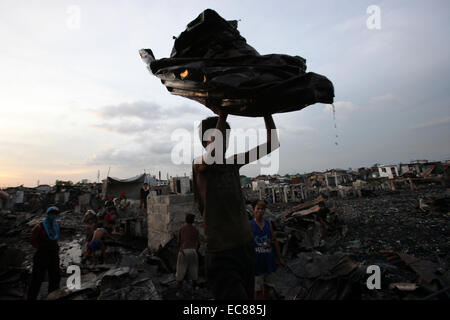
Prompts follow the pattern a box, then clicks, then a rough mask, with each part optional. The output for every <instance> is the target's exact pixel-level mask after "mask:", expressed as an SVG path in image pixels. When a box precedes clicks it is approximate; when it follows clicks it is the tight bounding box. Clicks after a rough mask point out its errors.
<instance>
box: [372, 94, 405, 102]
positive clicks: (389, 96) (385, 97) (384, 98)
mask: <svg viewBox="0 0 450 320" xmlns="http://www.w3.org/2000/svg"><path fill="white" fill-rule="evenodd" d="M370 102H371V103H376V104H378V103H398V102H400V100H399V99H398V98H397V97H396V96H394V95H393V94H392V93H386V94H384V95H381V96H377V97H372V98H370Z"/></svg>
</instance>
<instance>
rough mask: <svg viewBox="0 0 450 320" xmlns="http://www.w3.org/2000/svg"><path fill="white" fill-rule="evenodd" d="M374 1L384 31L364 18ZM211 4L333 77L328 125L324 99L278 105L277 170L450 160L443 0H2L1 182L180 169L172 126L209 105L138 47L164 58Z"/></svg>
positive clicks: (274, 48)
mask: <svg viewBox="0 0 450 320" xmlns="http://www.w3.org/2000/svg"><path fill="white" fill-rule="evenodd" d="M370 5H376V6H378V8H379V9H380V11H379V17H380V20H379V22H380V25H379V26H380V29H373V28H372V29H369V28H368V26H367V21H368V19H369V22H370V21H371V22H373V21H376V20H373V17H374V16H373V13H374V11H370V12H369V13H368V12H367V9H368V7H369V6H370ZM206 8H212V9H214V10H216V11H217V12H218V13H219V14H221V15H222V16H223V17H224V18H226V19H228V20H240V21H239V30H240V32H241V35H242V36H243V37H245V38H246V39H247V42H248V43H249V44H250V45H252V46H253V47H254V48H256V49H257V50H258V52H259V53H261V54H270V53H284V54H290V55H299V56H302V57H303V58H305V59H307V67H308V71H313V72H317V73H320V74H323V75H326V76H327V77H328V78H329V79H330V80H331V81H333V83H334V86H335V95H336V98H335V101H336V102H335V106H336V127H337V128H335V123H334V121H333V113H332V108H331V106H330V105H324V104H316V105H313V106H309V107H307V108H306V109H303V110H301V111H297V112H291V113H286V114H276V115H274V119H275V123H276V124H277V127H278V128H279V129H280V130H279V134H280V141H281V148H280V152H279V158H280V163H279V170H278V172H279V173H280V174H285V173H297V172H299V173H303V172H309V171H313V170H324V169H328V168H335V167H339V168H345V169H347V168H358V167H361V166H370V165H372V164H374V163H382V164H394V163H399V162H401V161H404V162H405V161H410V160H415V159H429V160H444V159H450V112H449V110H450V108H449V107H450V90H449V89H450V88H449V83H450V81H449V80H450V63H449V57H450V44H449V42H448V40H446V39H448V30H450V2H449V1H447V0H442V1H439V0H433V1H401V0H398V1H376V0H371V1H364V0H358V1H356V0H354V1H345V2H344V1H338V0H336V1H333V0H329V1H325V0H323V1H312V0H311V1H310V0H298V1H266V0H262V1H261V0H259V1H250V0H245V1H242V0H239V1H196V0H192V1H77V0H71V1H64V0H58V1H39V2H38V1H17V0H14V1H12V0H11V1H9V0H2V1H1V2H0V38H1V39H2V45H1V50H0V187H5V186H15V185H18V184H25V185H26V186H35V185H36V183H37V181H39V182H40V183H41V184H42V183H50V184H53V183H54V182H55V180H56V179H63V180H72V181H79V180H81V179H84V178H86V179H89V180H91V181H96V180H97V172H98V171H100V179H103V178H105V177H106V175H107V174H108V170H110V176H115V177H119V178H128V177H131V176H135V175H137V174H139V173H142V172H144V170H145V172H147V173H148V172H150V173H152V174H156V175H157V174H158V171H161V173H162V175H163V177H165V176H166V175H167V173H169V174H170V175H173V176H175V175H183V174H184V173H185V172H186V173H187V174H189V170H190V166H189V165H177V164H174V163H173V162H172V160H171V153H172V150H173V148H174V146H175V145H176V143H177V141H174V140H172V139H171V138H172V135H173V133H174V132H176V131H177V130H185V132H190V133H191V136H192V141H190V142H189V141H188V142H187V143H190V144H191V145H194V141H197V136H195V134H196V132H195V131H194V125H195V123H196V121H199V120H201V119H203V118H204V117H206V116H210V115H212V112H211V111H209V110H208V109H207V108H206V107H204V106H202V105H200V104H198V103H196V102H193V101H190V100H187V99H184V98H181V97H177V96H172V95H170V94H169V93H168V91H167V90H166V89H165V87H164V86H163V85H162V84H161V83H160V81H159V80H158V79H157V78H156V77H154V76H152V75H151V74H150V73H149V72H148V71H147V69H146V68H145V65H144V64H143V63H142V61H141V59H140V57H139V54H138V50H139V49H141V48H151V49H152V50H153V52H154V54H155V56H156V57H157V58H163V57H168V56H169V55H170V52H171V49H172V46H173V39H172V37H173V36H178V35H179V34H180V33H181V32H182V31H184V29H185V27H186V25H187V23H189V22H190V21H191V20H193V19H194V18H195V17H197V16H198V14H199V13H200V12H202V11H203V10H204V9H206ZM372 26H373V24H372ZM229 122H230V124H231V127H232V128H241V129H250V128H256V129H261V128H263V127H264V122H263V120H262V118H243V117H236V116H230V117H229ZM336 135H337V136H338V137H337V138H336ZM336 142H337V145H336ZM195 143H197V142H195ZM193 148H194V147H193ZM238 151H241V150H238ZM193 154H195V152H194V153H193ZM258 172H259V171H258V167H255V166H250V167H249V168H247V169H243V170H242V173H243V174H248V175H255V174H257V173H258Z"/></svg>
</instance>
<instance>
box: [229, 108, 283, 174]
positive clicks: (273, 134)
mask: <svg viewBox="0 0 450 320" xmlns="http://www.w3.org/2000/svg"><path fill="white" fill-rule="evenodd" d="M264 122H265V124H266V134H267V142H266V143H263V144H260V145H259V146H257V147H255V148H253V149H250V150H249V151H247V152H245V153H244V154H242V153H240V154H235V155H234V156H233V158H234V159H233V161H234V162H233V163H237V164H238V165H239V166H240V167H242V166H244V165H246V164H249V163H251V162H254V161H256V160H259V159H261V158H262V157H265V156H266V155H268V154H269V153H271V152H272V151H275V150H276V149H278V148H279V147H280V142H279V140H278V133H277V128H276V127H275V122H274V121H273V118H272V115H270V114H269V115H265V116H264ZM255 156H256V158H255ZM239 159H244V163H239ZM241 161H242V160H241Z"/></svg>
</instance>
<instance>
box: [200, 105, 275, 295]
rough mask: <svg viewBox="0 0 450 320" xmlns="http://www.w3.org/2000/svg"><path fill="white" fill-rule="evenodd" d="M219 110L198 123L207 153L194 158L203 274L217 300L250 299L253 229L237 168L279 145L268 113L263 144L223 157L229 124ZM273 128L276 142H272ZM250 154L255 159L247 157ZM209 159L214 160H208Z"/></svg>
mask: <svg viewBox="0 0 450 320" xmlns="http://www.w3.org/2000/svg"><path fill="white" fill-rule="evenodd" d="M218 112H219V117H210V118H207V119H205V120H203V121H202V123H201V124H200V128H199V129H200V130H199V134H200V140H202V144H203V146H204V147H205V149H206V153H205V154H204V155H203V156H202V157H199V158H197V159H195V160H194V163H193V189H194V194H195V199H196V201H197V203H198V206H199V210H200V212H201V213H202V215H203V221H204V226H205V235H206V256H205V261H206V276H207V280H208V285H209V287H210V289H211V290H212V293H213V295H214V297H215V299H216V300H225V299H227V300H228V299H240V300H252V299H253V298H254V281H255V278H254V259H255V258H254V248H253V234H252V232H251V229H250V223H249V219H248V216H247V212H246V208H245V203H244V198H243V195H242V189H241V183H240V178H239V169H240V168H241V167H242V166H243V165H245V164H248V163H250V162H253V161H255V160H257V159H259V158H261V157H263V156H265V155H266V154H268V153H270V152H271V151H273V150H275V149H276V148H278V147H279V143H278V137H277V135H276V130H272V129H276V128H275V124H274V122H273V119H272V116H271V115H267V116H265V117H264V121H265V124H266V130H267V142H266V144H262V145H259V146H257V147H256V148H255V149H252V150H249V151H247V152H245V153H242V154H235V155H234V156H232V157H231V158H229V159H225V152H226V149H227V147H228V140H229V131H230V130H229V129H230V126H229V124H228V123H227V122H226V119H227V116H228V114H227V113H225V112H224V111H221V110H219V111H218ZM214 128H215V129H216V130H215V134H216V135H215V136H213V137H212V138H211V139H210V140H208V141H204V140H207V139H205V138H204V137H205V132H206V133H207V134H208V131H209V129H214ZM226 129H228V130H226ZM217 130H218V132H217ZM272 131H274V132H273V133H274V136H275V137H274V140H275V141H272ZM209 132H211V131H209ZM222 137H225V139H222ZM206 138H207V137H206ZM224 140H225V143H222V141H224ZM221 149H222V150H221ZM267 150H269V151H267ZM216 155H217V156H216ZM250 155H252V156H253V155H255V156H256V158H255V159H253V158H250ZM211 158H213V159H215V161H213V163H212V164H209V163H211V162H212V161H211ZM238 160H239V161H238Z"/></svg>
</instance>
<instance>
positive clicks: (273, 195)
mask: <svg viewBox="0 0 450 320" xmlns="http://www.w3.org/2000/svg"><path fill="white" fill-rule="evenodd" d="M275 202H276V201H275V186H273V187H272V203H275Z"/></svg>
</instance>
